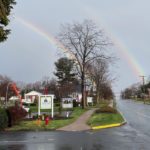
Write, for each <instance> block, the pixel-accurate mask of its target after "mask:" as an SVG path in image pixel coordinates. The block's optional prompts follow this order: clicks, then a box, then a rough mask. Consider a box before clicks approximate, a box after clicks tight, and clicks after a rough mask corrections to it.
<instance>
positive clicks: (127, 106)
mask: <svg viewBox="0 0 150 150" xmlns="http://www.w3.org/2000/svg"><path fill="white" fill-rule="evenodd" d="M118 107H119V109H120V110H121V111H122V113H123V114H124V116H125V118H126V120H127V122H128V124H127V125H125V126H122V127H118V128H112V129H104V130H99V131H85V132H63V131H61V132H60V131H54V132H38V131H36V132H3V133H0V150H150V125H149V124H150V105H144V104H141V103H134V102H132V101H118Z"/></svg>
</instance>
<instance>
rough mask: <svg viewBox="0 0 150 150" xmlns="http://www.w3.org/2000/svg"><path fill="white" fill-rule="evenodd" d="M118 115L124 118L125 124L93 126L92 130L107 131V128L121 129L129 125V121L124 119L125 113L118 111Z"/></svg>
mask: <svg viewBox="0 0 150 150" xmlns="http://www.w3.org/2000/svg"><path fill="white" fill-rule="evenodd" d="M118 113H120V115H121V116H122V118H123V120H124V121H123V122H121V123H114V124H108V125H100V126H93V127H91V129H92V130H98V129H107V128H114V127H120V126H123V125H125V124H127V120H126V118H125V117H124V115H123V113H122V112H121V111H120V110H118Z"/></svg>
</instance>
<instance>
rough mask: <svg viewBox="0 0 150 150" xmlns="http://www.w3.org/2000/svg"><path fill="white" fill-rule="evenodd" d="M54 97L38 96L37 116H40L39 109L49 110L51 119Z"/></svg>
mask: <svg viewBox="0 0 150 150" xmlns="http://www.w3.org/2000/svg"><path fill="white" fill-rule="evenodd" d="M53 103H54V95H40V96H39V105H38V115H40V110H41V109H51V110H52V112H51V116H52V118H53V114H54V108H53V107H54V105H53Z"/></svg>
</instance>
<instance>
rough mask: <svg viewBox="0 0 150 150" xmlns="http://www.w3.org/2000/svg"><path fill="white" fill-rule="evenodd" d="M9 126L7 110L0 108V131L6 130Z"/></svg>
mask: <svg viewBox="0 0 150 150" xmlns="http://www.w3.org/2000/svg"><path fill="white" fill-rule="evenodd" d="M7 126H8V117H7V113H6V110H5V109H3V108H0V130H4V129H5V128H6V127H7Z"/></svg>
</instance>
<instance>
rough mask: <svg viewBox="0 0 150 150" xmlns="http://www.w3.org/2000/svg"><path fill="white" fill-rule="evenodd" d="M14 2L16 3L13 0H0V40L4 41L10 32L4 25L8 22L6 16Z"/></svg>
mask: <svg viewBox="0 0 150 150" xmlns="http://www.w3.org/2000/svg"><path fill="white" fill-rule="evenodd" d="M14 4H16V2H15V0H0V42H3V41H5V40H6V39H7V36H8V34H9V33H10V30H9V29H6V28H5V27H6V26H7V25H8V23H9V18H8V16H9V15H10V12H11V9H12V8H13V5H14Z"/></svg>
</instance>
